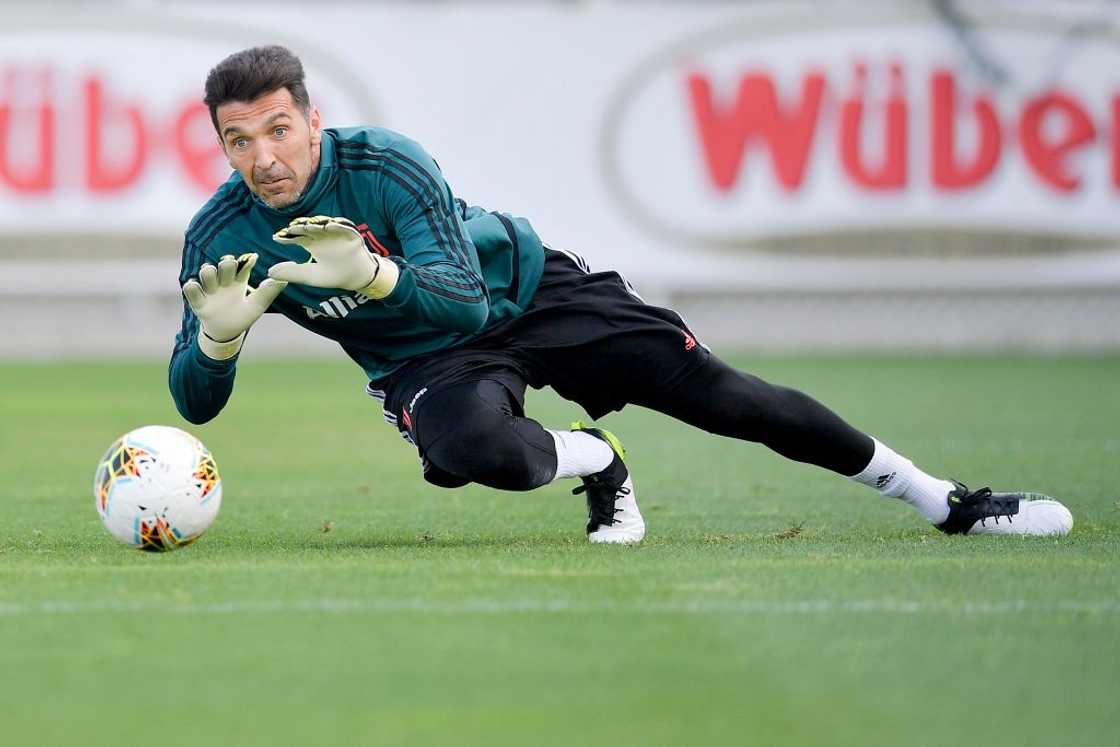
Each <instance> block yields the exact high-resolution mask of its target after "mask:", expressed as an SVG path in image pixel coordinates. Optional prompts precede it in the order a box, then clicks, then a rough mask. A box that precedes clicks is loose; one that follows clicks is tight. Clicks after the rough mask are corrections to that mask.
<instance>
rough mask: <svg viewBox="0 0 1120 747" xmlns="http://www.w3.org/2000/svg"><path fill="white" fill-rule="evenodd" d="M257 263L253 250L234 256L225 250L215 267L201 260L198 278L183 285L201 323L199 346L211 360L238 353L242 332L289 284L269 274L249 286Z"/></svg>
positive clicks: (243, 334)
mask: <svg viewBox="0 0 1120 747" xmlns="http://www.w3.org/2000/svg"><path fill="white" fill-rule="evenodd" d="M256 263H257V255H256V254H242V255H241V256H240V257H238V258H237V259H234V258H233V256H232V255H229V254H227V255H226V256H224V257H222V259H221V260H220V261H219V262H218V265H217V267H215V266H214V265H212V264H209V263H208V264H204V265H203V266H202V267H201V268H200V269H199V271H198V280H188V281H187V282H186V284H185V285H183V295H184V296H186V299H187V303H188V304H190V307H191V310H192V311H194V314H195V316H197V317H198V321H199V324H200V325H201V327H202V330H201V334H200V335H199V336H198V347H199V348H200V349H201V350H202V352H203V353H205V354H206V355H207V356H208V357H210V358H213V359H214V360H226V359H227V358H232V357H233V356H235V355H237V351H239V350H241V343H243V342H244V341H245V332H246V331H248V329H249V327H251V326H253V322H255V321H257V320H258V319H260V317H261V314H263V313H264V312H265V310H266V309H267V308H268V307H269V306H270V305H271V304H272V302H273V301H275V300H276V297H277V296H279V295H280V292H281V291H282V290H284V288H285V287H286V286H287V285H288V284H287V283H285V282H282V281H279V280H273V279H271V278H269V279H267V280H265V281H264V282H263V283H261V284H260V286H258V287H257V288H256V289H255V290H249V273H250V272H252V270H253V265H255V264H256Z"/></svg>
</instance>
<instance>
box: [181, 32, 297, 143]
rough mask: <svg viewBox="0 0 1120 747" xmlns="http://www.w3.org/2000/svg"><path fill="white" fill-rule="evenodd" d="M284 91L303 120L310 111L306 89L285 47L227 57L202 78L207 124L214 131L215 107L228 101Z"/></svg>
mask: <svg viewBox="0 0 1120 747" xmlns="http://www.w3.org/2000/svg"><path fill="white" fill-rule="evenodd" d="M281 88H287V89H288V92H289V93H290V94H292V101H294V102H295V104H296V106H298V107H299V108H300V111H302V112H303V113H304V115H305V116H306V115H307V113H308V112H309V111H310V109H311V99H310V97H308V95H307V86H305V85H304V83H303V63H301V62H300V61H299V58H298V57H296V56H295V55H294V54H292V51H291V50H290V49H288V48H287V47H281V46H280V45H278V44H272V45H269V46H267V47H253V48H251V49H244V50H242V51H240V52H236V53H234V54H231V55H230V56H229V57H227V58H225V59H224V60H222V61H221V62H219V63H218V64H217V65H215V66H214V69H213V70H211V71H210V74H209V75H207V76H206V97H205V98H204V99H203V100H202V101H203V103H205V104H206V106H207V108H209V109H210V121H211V122H213V123H214V129H215V130H217V129H218V107H219V106H221V105H222V104H225V103H228V102H230V101H242V102H247V101H252V100H253V99H255V98H257V97H258V96H263V95H265V94H268V93H272V92H273V91H279V90H280V89H281Z"/></svg>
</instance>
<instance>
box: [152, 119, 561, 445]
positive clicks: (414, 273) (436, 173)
mask: <svg viewBox="0 0 1120 747" xmlns="http://www.w3.org/2000/svg"><path fill="white" fill-rule="evenodd" d="M310 215H329V216H336V217H337V216H342V217H345V218H349V219H350V220H351V221H353V222H354V224H355V225H356V226H357V227H358V230H359V232H360V233H361V234H362V237H363V238H364V239H365V242H366V246H367V248H368V249H369V250H370V251H374V252H377V253H379V254H381V255H382V256H388V258H389V259H390V260H392V261H393V262H395V263H396V264H397V266H398V267H399V268H400V278H399V281H398V282H397V286H396V288H394V290H393V292H392V293H391V294H389V296H388V297H386V298H384V299H382V300H379V301H375V300H371V299H368V298H366V297H365V296H362V295H361V294H358V293H355V292H353V291H347V290H342V289H327V288H312V287H309V286H305V285H297V284H295V283H292V284H289V285H288V287H287V288H285V289H284V292H283V293H281V294H280V296H279V297H278V298H277V299H276V301H275V302H274V303H273V304H272V306H271V308H270V309H269V311H270V312H274V313H280V314H283V315H284V316H286V317H287V318H288V319H291V320H292V321H293V322H295V323H296V324H298V325H300V326H301V327H305V328H306V329H309V330H311V331H312V332H314V333H316V334H319V335H322V336H324V337H327V338H330V339H332V340H334V341H336V342H338V343H339V344H340V345H341V346H342V349H343V350H345V351H346V353H347V354H348V355H350V357H351V358H353V359H354V360H355V361H356V362H357V363H358V365H360V366H361V367H362V368H363V369H364V370H365V372H366V374H367V376H369V378H370V379H371V380H372V379H377V378H380V377H382V376H385V375H386V374H389V373H391V372H392V371H394V370H395V369H397V368H399V367H400V366H401V365H403V364H404V363H405V361H407V360H408V359H409V358H412V357H414V356H417V355H421V354H424V353H430V352H432V351H436V350H442V349H444V348H448V347H452V346H455V345H459V344H461V343H463V342H465V341H467V340H469V339H471V338H473V337H476V336H477V335H479V334H480V333H482V332H483V331H485V330H486V329H489V328H490V327H492V326H494V325H495V324H497V323H499V322H501V321H503V320H505V319H508V318H510V317H513V316H516V315H518V314H520V313H521V312H522V311H523V310H524V309H525V308H526V307H528V305H529V303H530V301H531V300H532V298H533V294H534V293H535V292H536V290H537V284H538V283H539V282H540V277H541V271H542V269H543V267H544V250H543V248H542V245H541V240H540V238H539V237H538V236H537V234H536V232H534V231H533V229H532V227H531V226H530V225H529V222H528V221H526V220H525V219H524V218H515V217H512V216H508V215H505V214H502V213H497V212H489V211H487V210H484V209H483V208H480V207H474V206H467V204H466V203H465V202H463V201H462V200H459V199H456V198H455V196H454V195H453V194H452V191H451V188H450V187H449V186H448V185H447V182H446V181H445V180H444V178H443V175H442V174H441V173H440V170H439V167H438V166H437V165H436V163H435V161H434V160H432V158H431V157H430V156H429V155H428V154H427V153H426V152H425V151H424V149H423V148H421V147H420V145H419V144H417V143H416V142H414V141H412V140H409V139H408V138H406V137H404V136H403V135H400V134H398V133H395V132H392V131H390V130H386V129H382V128H378V127H354V128H340V129H326V130H324V131H323V139H322V145H321V152H320V161H319V167H318V170H317V171H316V173H315V174H314V175H313V176H312V178H311V181H310V183H309V184H308V186H307V189H306V191H305V192H304V194H303V195H302V196H301V197H300V199H299V200H298V201H296V202H295V203H293V204H292V205H289V206H287V207H284V208H280V209H274V208H271V207H269V206H268V205H266V204H265V203H264V202H262V201H261V200H260V199H258V198H257V197H256V196H255V195H253V194H252V193H251V192H250V191H249V188H248V187H247V186H246V185H245V183H244V181H242V179H241V176H240V175H239V174H237V173H234V174H233V176H231V177H230V178H229V180H228V181H226V182H225V184H223V185H222V186H221V187H219V188H218V190H217V191H216V192H215V193H214V196H213V197H211V198H210V200H209V201H208V202H207V203H206V205H204V206H203V208H202V209H201V210H200V211H199V212H198V213H197V214H196V215H195V216H194V218H193V219H192V220H191V222H190V225H189V227H188V228H187V232H186V236H185V240H184V243H183V266H182V272H181V273H180V275H179V284H180V286H181V285H182V284H183V283H185V282H186V281H187V280H189V279H190V278H192V277H197V276H198V270H199V268H200V267H201V266H202V265H203V264H205V263H207V262H209V263H217V262H218V260H219V259H220V258H221V257H222V256H223V255H226V254H232V255H234V256H238V255H240V254H243V253H245V252H256V253H257V254H259V255H260V259H259V260H258V261H257V265H256V267H255V268H254V269H253V274H252V277H251V278H250V283H251V284H252V285H253V286H256V285H258V284H259V283H260V282H261V281H263V280H264V279H265V278H266V277H267V276H268V269H269V268H270V267H271V266H272V265H274V264H276V263H278V262H284V261H288V260H294V261H297V262H304V261H307V259H308V258H309V256H308V254H307V252H306V251H304V250H303V249H301V248H300V247H298V246H292V245H285V244H278V243H276V242H275V241H273V240H272V234H273V233H275V232H276V231H278V230H279V229H281V228H283V227H284V226H286V225H288V223H289V222H290V221H291V220H292V219H293V218H296V217H298V216H310ZM198 334H199V322H198V318H197V317H196V316H195V315H194V313H193V312H192V311H191V308H190V306H189V305H187V304H186V303H185V302H184V304H183V324H182V328H181V329H180V331H179V333H178V334H177V335H176V337H175V348H174V350H173V352H172V355H171V365H170V371H169V377H168V378H169V385H170V388H171V395H172V397H173V398H174V399H175V406H176V407H177V408H178V409H179V412H180V413H181V414H182V415H183V417H185V418H186V419H187V420H189V421H191V422H192V423H205V422H206V421H208V420H210V419H212V418H213V417H214V416H216V415H217V414H218V412H219V411H221V409H222V407H224V406H225V404H226V402H227V401H228V400H229V396H230V393H231V392H232V391H233V380H234V376H235V373H236V367H237V357H236V356H234V357H233V358H230V359H228V360H223V361H218V360H213V359H211V358H209V357H207V356H206V355H205V354H204V353H203V352H202V351H201V350H200V349H199V347H198V343H197V338H198Z"/></svg>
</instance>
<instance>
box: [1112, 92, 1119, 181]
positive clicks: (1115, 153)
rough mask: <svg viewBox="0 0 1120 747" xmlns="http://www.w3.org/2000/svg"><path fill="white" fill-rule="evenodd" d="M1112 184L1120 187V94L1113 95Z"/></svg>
mask: <svg viewBox="0 0 1120 747" xmlns="http://www.w3.org/2000/svg"><path fill="white" fill-rule="evenodd" d="M1112 186H1114V187H1116V188H1118V189H1120V96H1113V97H1112Z"/></svg>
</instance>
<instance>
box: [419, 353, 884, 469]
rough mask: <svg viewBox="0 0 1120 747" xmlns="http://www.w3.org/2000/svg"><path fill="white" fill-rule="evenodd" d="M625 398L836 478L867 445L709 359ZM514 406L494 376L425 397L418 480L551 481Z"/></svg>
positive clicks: (790, 396) (856, 465)
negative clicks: (669, 382)
mask: <svg viewBox="0 0 1120 747" xmlns="http://www.w3.org/2000/svg"><path fill="white" fill-rule="evenodd" d="M632 402H633V404H636V405H641V406H643V407H648V408H650V409H653V410H657V411H658V412H663V413H665V414H666V415H670V416H672V417H674V418H676V419H678V420H681V421H683V422H685V423H688V424H689V425H693V426H696V427H697V428H702V429H704V430H706V431H708V432H710V433H715V434H717V435H720V436H728V437H731V438H738V439H742V440H744V441H754V442H757V443H761V444H763V445H765V446H767V447H769V448H770V449H773V450H774V451H776V452H777V453H779V454H781V455H782V456H784V457H786V458H787V459H793V460H796V461H798V462H806V463H808V464H815V465H817V466H819V467H823V468H825V469H828V470H832V471H833V472H838V473H840V474H841V475H854V474H857V473H859V472H861V471H862V470H863V469H864V468H865V467H866V466H867V464H868V462H870V461H871V455H872V453H873V452H874V450H875V445H874V442H873V441H872V440H871V438H870V437H868V436H867V435H865V434H863V433H861V432H859V431H857V430H856V429H855V428H852V427H851V426H850V425H848V424H847V423H846V422H844V421H843V420H842V419H841V418H840V417H839V416H838V415H836V413H834V412H832V411H831V410H829V409H828V408H827V407H825V406H824V405H822V404H820V403H819V402H817V401H816V400H815V399H813V398H812V397H809V396H808V395H806V394H803V393H801V392H799V391H797V390H794V389H788V388H786V387H782V386H775V385H773V384H768V383H766V382H765V381H763V380H762V379H759V378H758V377H756V376H751V375H750V374H745V373H741V372H739V371H736V370H735V369H733V368H731V367H730V366H728V365H727V364H725V363H723V362H722V361H720V360H719V359H717V358H715V357H714V356H713V357H711V358H710V359H709V360H708V362H707V363H706V364H704V365H703V366H701V367H700V368H698V369H697V370H696V371H694V372H693V373H691V374H690V375H689V376H687V377H686V378H684V379H683V380H682V381H681V382H680V384H679V385H677V386H675V387H673V388H672V389H671V390H668V391H660V392H656V393H654V394H650V395H638V396H635V397H634V399H633V400H632ZM519 410H520V408H519V407H518V406H517V405H516V403H515V402H514V400H513V398H512V396H511V395H510V394H509V392H508V391H507V390H506V389H505V388H504V387H502V385H500V384H498V383H496V382H493V381H481V382H472V383H468V384H459V385H457V386H453V387H450V388H448V389H445V390H442V391H439V392H437V393H435V394H433V395H430V397H429V400H428V401H427V402H425V403H424V407H423V408H422V409H421V411H420V412H419V413H418V417H416V418H415V420H416V432H415V436H416V439H417V446H418V447H419V448H420V451H421V453H422V454H423V456H424V460H425V462H426V465H425V478H426V479H427V480H428V481H429V482H432V483H434V484H436V485H441V486H443V487H456V486H459V485H464V484H466V483H467V482H477V483H480V484H482V485H487V486H489V487H494V488H500V489H504V490H531V489H533V488H536V487H539V486H541V485H544V484H545V483H547V482H549V481H551V479H552V477H553V476H554V475H555V474H556V452H555V446H554V442H553V440H552V436H551V435H549V434H548V433H547V432H546V431H545V430H544V428H542V427H541V425H540V424H539V423H538V422H537V421H535V420H531V419H529V418H526V417H522V416H521V415H520V412H519Z"/></svg>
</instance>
